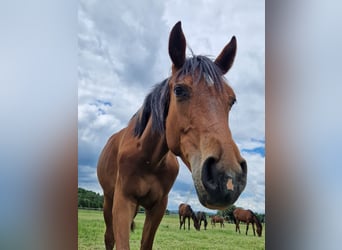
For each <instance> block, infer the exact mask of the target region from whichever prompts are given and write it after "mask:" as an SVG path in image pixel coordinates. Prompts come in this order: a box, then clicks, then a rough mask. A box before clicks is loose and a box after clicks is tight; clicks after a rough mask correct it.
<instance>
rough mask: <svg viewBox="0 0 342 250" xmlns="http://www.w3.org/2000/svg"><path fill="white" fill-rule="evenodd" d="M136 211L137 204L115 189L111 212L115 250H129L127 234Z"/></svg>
mask: <svg viewBox="0 0 342 250" xmlns="http://www.w3.org/2000/svg"><path fill="white" fill-rule="evenodd" d="M136 209H137V203H135V202H133V201H132V200H131V199H128V198H126V197H125V196H124V195H123V194H121V192H119V190H118V189H117V190H116V193H115V198H114V206H113V211H112V214H113V229H114V238H115V242H116V249H120V250H123V249H125V250H126V249H129V234H130V230H131V225H132V222H133V218H134V216H135V212H136Z"/></svg>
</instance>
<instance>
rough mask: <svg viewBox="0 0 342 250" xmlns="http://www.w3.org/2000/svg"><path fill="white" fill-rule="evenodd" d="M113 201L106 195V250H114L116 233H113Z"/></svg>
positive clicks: (104, 210) (104, 207) (104, 213)
mask: <svg viewBox="0 0 342 250" xmlns="http://www.w3.org/2000/svg"><path fill="white" fill-rule="evenodd" d="M112 207H113V199H112V197H108V196H106V195H104V203H103V217H104V221H105V224H106V232H105V235H104V241H105V245H106V250H112V249H113V248H114V244H115V240H114V232H113V216H112Z"/></svg>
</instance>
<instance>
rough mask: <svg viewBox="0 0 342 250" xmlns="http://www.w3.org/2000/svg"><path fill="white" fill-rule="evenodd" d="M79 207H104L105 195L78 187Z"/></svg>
mask: <svg viewBox="0 0 342 250" xmlns="http://www.w3.org/2000/svg"><path fill="white" fill-rule="evenodd" d="M78 207H79V208H96V209H102V208H103V195H100V194H97V193H95V192H93V191H89V190H85V189H83V188H78Z"/></svg>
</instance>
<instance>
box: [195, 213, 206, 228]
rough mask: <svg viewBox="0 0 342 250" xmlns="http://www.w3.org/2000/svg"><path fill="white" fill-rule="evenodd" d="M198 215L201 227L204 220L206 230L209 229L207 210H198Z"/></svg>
mask: <svg viewBox="0 0 342 250" xmlns="http://www.w3.org/2000/svg"><path fill="white" fill-rule="evenodd" d="M196 217H197V220H198V222H199V226H200V228H201V224H202V221H203V223H204V230H207V225H208V221H207V216H206V214H205V212H201V211H199V212H197V215H196Z"/></svg>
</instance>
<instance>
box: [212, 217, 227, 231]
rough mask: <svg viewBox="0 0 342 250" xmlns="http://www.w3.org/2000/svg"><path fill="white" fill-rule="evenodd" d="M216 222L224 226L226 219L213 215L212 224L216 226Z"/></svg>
mask: <svg viewBox="0 0 342 250" xmlns="http://www.w3.org/2000/svg"><path fill="white" fill-rule="evenodd" d="M216 223H220V226H221V228H222V227H224V219H223V217H221V216H219V215H213V216H212V217H211V225H213V226H214V227H216Z"/></svg>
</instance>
